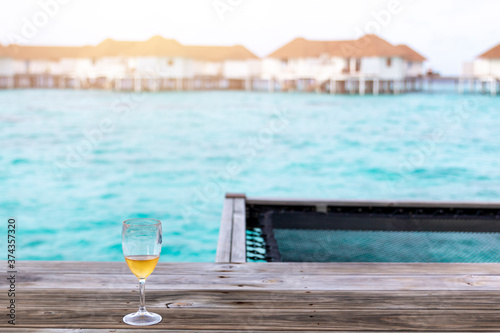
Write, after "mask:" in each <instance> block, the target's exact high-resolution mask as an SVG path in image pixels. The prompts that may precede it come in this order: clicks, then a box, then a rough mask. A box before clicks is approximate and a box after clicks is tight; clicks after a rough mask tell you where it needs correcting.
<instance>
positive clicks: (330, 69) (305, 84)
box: [261, 35, 425, 95]
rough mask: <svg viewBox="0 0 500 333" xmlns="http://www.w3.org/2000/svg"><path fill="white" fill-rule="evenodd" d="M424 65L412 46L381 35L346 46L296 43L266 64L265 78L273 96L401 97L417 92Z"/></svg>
mask: <svg viewBox="0 0 500 333" xmlns="http://www.w3.org/2000/svg"><path fill="white" fill-rule="evenodd" d="M424 61H425V57H423V56H422V55H420V54H419V53H418V52H416V51H415V50H413V49H412V48H410V47H409V46H407V45H398V46H395V45H393V44H391V43H389V42H387V41H386V40H384V39H382V38H380V37H378V36H376V35H365V36H363V37H361V38H359V39H356V40H340V41H315V40H307V39H304V38H296V39H294V40H293V41H291V42H289V43H288V44H286V45H284V46H282V47H280V48H279V49H277V50H276V51H274V52H272V53H271V54H270V55H269V56H267V57H266V58H265V59H263V61H262V75H261V76H262V78H263V79H265V80H267V81H268V82H269V90H275V89H280V90H290V89H293V90H295V89H298V90H306V91H308V90H314V89H315V90H327V91H329V92H331V93H359V94H361V95H363V94H365V93H373V94H378V93H399V92H402V91H406V90H410V89H416V86H415V82H416V81H417V79H418V78H420V77H422V76H423V74H424V73H423V62H424ZM409 83H413V84H412V85H411V86H408V84H409ZM412 87H413V88H412Z"/></svg>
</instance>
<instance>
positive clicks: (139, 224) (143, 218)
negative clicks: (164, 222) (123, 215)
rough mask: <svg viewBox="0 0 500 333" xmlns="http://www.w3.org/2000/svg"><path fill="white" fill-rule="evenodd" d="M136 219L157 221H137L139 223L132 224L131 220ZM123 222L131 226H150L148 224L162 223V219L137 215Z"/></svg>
mask: <svg viewBox="0 0 500 333" xmlns="http://www.w3.org/2000/svg"><path fill="white" fill-rule="evenodd" d="M136 220H150V221H155V223H137V224H130V223H129V222H131V221H136ZM123 224H126V225H130V226H148V225H158V224H159V225H161V221H160V220H158V219H154V218H150V217H135V218H131V219H127V220H125V221H123Z"/></svg>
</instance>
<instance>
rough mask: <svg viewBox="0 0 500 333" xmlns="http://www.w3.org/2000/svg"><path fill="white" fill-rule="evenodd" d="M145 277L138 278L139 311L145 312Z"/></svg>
mask: <svg viewBox="0 0 500 333" xmlns="http://www.w3.org/2000/svg"><path fill="white" fill-rule="evenodd" d="M145 294H146V279H139V297H140V300H139V312H146V295H145Z"/></svg>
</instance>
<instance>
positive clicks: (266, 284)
mask: <svg viewBox="0 0 500 333" xmlns="http://www.w3.org/2000/svg"><path fill="white" fill-rule="evenodd" d="M17 279H18V280H17V281H18V283H19V286H23V287H24V288H27V287H30V288H36V289H41V288H49V289H52V288H82V287H85V288H92V289H116V288H121V289H126V288H127V287H132V286H135V285H136V283H137V280H136V279H135V278H134V277H133V276H132V275H131V274H128V275H123V274H107V275H102V274H85V275H83V274H45V273H23V274H20V275H19V276H18V278H17ZM498 286H500V276H499V275H464V274H461V275H458V274H457V275H420V274H414V275H413V276H409V275H396V274H391V275H363V276H360V275H332V276H329V277H325V276H323V275H307V274H304V275H288V274H286V272H285V273H281V274H278V273H276V274H258V275H255V274H254V275H241V274H239V275H230V274H222V275H204V276H203V278H200V277H199V276H196V275H186V276H182V275H166V274H165V275H159V274H156V275H155V274H154V273H153V274H152V275H151V276H150V277H149V278H148V283H147V285H146V288H147V289H152V290H161V289H163V290H165V289H169V290H179V289H188V290H192V289H207V290H221V289H227V290H237V289H241V288H246V289H260V290H263V289H268V290H492V291H495V290H498V289H499V287H498ZM0 297H1V296H0Z"/></svg>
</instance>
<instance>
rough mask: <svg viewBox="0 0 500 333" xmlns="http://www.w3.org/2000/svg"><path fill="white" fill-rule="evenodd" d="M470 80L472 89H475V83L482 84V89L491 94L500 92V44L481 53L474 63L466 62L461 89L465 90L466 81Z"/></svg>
mask: <svg viewBox="0 0 500 333" xmlns="http://www.w3.org/2000/svg"><path fill="white" fill-rule="evenodd" d="M467 80H468V81H469V84H470V90H471V91H475V84H476V82H479V83H480V84H481V91H482V92H483V93H486V92H487V91H489V92H490V93H491V95H496V94H497V93H498V83H499V80H500V44H498V45H497V46H495V47H493V48H491V49H489V50H488V51H486V52H484V53H483V54H481V55H479V56H478V57H477V59H476V60H475V61H474V62H473V63H472V64H466V65H465V68H464V76H463V77H462V79H461V80H460V81H461V82H460V83H461V84H460V87H459V89H460V91H461V92H463V91H464V90H465V88H464V85H465V81H467Z"/></svg>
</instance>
